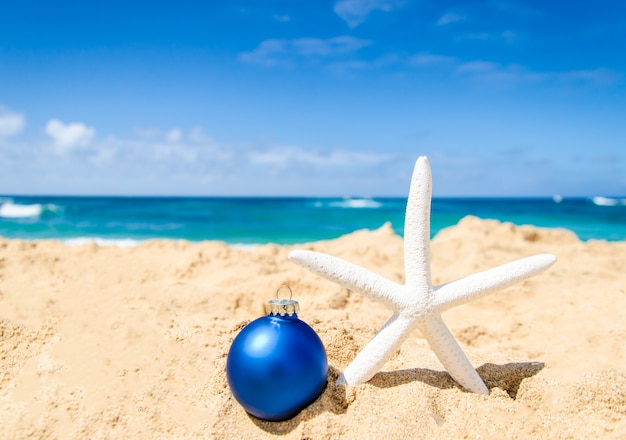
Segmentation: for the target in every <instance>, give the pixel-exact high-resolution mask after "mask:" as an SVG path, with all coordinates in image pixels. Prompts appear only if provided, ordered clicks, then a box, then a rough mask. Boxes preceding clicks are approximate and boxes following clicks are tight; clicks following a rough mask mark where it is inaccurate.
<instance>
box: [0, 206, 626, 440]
mask: <svg viewBox="0 0 626 440" xmlns="http://www.w3.org/2000/svg"><path fill="white" fill-rule="evenodd" d="M294 248H305V249H312V250H318V251H322V252H326V253H329V254H333V255H336V256H339V257H342V258H345V259H347V260H349V261H352V262H354V263H356V264H359V265H362V266H364V267H367V268H369V269H371V270H373V271H375V272H377V273H379V274H381V275H384V276H386V277H389V278H390V279H392V280H395V281H398V282H402V280H403V250H402V239H401V238H400V237H398V236H397V235H395V234H394V233H393V231H392V229H391V228H390V227H389V226H388V225H386V226H383V227H382V228H381V229H379V230H376V231H357V232H355V233H353V234H350V235H347V236H344V237H341V238H338V239H336V240H330V241H324V242H316V243H310V244H305V245H300V246H275V245H264V246H259V247H256V248H254V249H240V248H233V247H229V246H227V245H226V244H223V243H219V242H204V243H187V242H175V241H149V242H146V243H145V244H141V245H139V246H136V247H132V248H117V247H100V246H97V245H95V244H86V245H80V246H67V245H64V244H62V243H59V242H55V241H40V242H25V241H20V240H2V239H0V438H3V439H13V438H29V437H32V438H50V439H54V438H58V439H69V438H89V439H104V438H106V439H117V438H119V439H127V438H135V439H155V438H186V439H187V438H188V439H195V438H241V439H244V438H245V439H263V438H275V437H280V438H285V439H297V438H311V439H326V438H341V439H366V438H372V439H382V438H384V439H386V440H391V439H403V440H406V439H420V438H428V439H431V438H481V439H484V438H520V439H521V438H550V439H553V438H626V243H623V242H619V243H607V242H603V241H590V242H581V241H579V240H578V239H577V238H576V236H575V235H574V234H573V233H571V232H569V231H565V230H545V229H536V228H533V227H530V226H523V227H515V226H513V225H511V224H507V223H499V222H496V221H486V220H479V219H476V218H473V217H467V218H465V219H463V220H462V221H461V222H460V223H459V224H458V225H456V226H454V227H452V228H449V229H446V230H443V231H441V232H440V233H439V234H438V235H437V236H436V237H435V238H434V239H433V241H432V246H431V248H432V262H433V281H434V283H435V284H441V283H445V282H447V281H451V280H454V279H457V278H460V277H463V276H465V275H469V274H472V273H474V272H477V271H480V270H484V269H488V268H491V267H493V266H496V265H498V264H502V263H505V262H508V261H512V260H515V259H518V258H522V257H525V256H529V255H533V254H537V253H544V252H548V253H554V254H555V255H557V257H558V261H557V262H556V264H555V265H554V266H552V267H551V268H549V269H548V270H547V271H545V272H543V273H541V274H539V275H537V276H535V277H533V278H530V279H529V280H527V281H525V282H522V283H518V284H516V285H514V286H512V287H509V288H507V289H504V290H501V291H498V292H495V293H493V294H491V295H488V296H487V297H485V298H482V299H480V300H477V301H474V302H472V303H469V304H467V305H463V306H460V307H457V308H454V309H452V310H450V311H448V312H446V313H445V314H444V315H443V319H444V321H445V322H446V323H447V324H448V326H449V327H450V329H451V331H452V333H453V334H454V335H455V336H456V338H457V339H458V341H459V342H460V344H461V345H462V347H463V349H464V350H465V352H466V353H467V355H468V357H469V358H470V360H471V361H472V363H473V364H474V366H476V367H477V370H478V372H479V374H480V376H481V377H482V378H483V380H484V381H485V383H486V384H487V386H488V387H489V388H490V390H491V394H490V395H489V396H482V395H475V394H471V393H468V392H465V391H463V390H462V389H460V388H459V386H458V385H456V383H455V382H453V381H452V380H451V378H450V377H449V376H448V374H447V373H446V372H445V370H444V369H443V367H442V366H441V364H440V363H439V362H438V360H437V359H436V357H435V356H434V354H433V352H432V351H431V350H430V349H429V347H428V344H427V343H426V342H425V340H424V339H423V338H422V337H421V335H420V333H419V331H417V330H416V331H415V332H414V333H413V334H412V335H411V337H410V338H409V339H408V340H406V341H405V342H404V344H403V345H402V347H401V349H400V350H399V351H398V352H397V353H396V354H395V355H394V356H393V357H392V359H391V360H389V361H388V362H387V364H386V365H385V366H384V367H383V369H382V371H381V372H380V373H378V374H377V375H376V376H374V378H373V379H372V380H371V381H370V382H368V383H366V384H363V385H359V386H357V387H350V388H345V387H343V386H336V385H335V384H334V380H335V379H336V378H337V376H338V374H339V373H340V372H341V371H342V370H343V369H344V368H345V367H346V366H347V365H348V363H349V362H350V361H351V360H352V359H353V358H354V357H355V355H356V353H357V352H358V351H359V350H360V349H361V348H362V347H363V346H364V345H365V344H366V343H367V341H368V340H369V339H370V338H371V337H372V336H373V334H374V333H375V332H376V331H377V329H378V328H379V327H380V326H381V325H382V323H383V322H384V321H385V320H386V319H387V317H388V316H389V314H390V312H389V311H388V310H386V309H385V308H384V307H383V306H381V305H379V304H377V303H373V302H371V301H369V300H367V299H365V298H363V297H362V296H360V295H358V294H356V293H352V292H349V291H347V290H346V289H343V288H341V287H339V286H337V285H335V284H333V283H330V282H328V281H326V280H324V279H322V278H320V277H318V276H316V275H313V274H312V273H310V272H308V271H306V270H304V269H302V268H300V267H299V266H297V265H296V264H294V263H292V262H290V261H289V260H287V253H288V252H289V251H290V250H291V249H294ZM283 283H286V284H288V285H289V286H290V287H291V289H292V290H293V292H294V298H295V299H297V300H298V301H299V302H300V306H301V313H300V315H299V316H300V318H301V319H302V320H304V321H306V322H307V323H309V324H310V325H311V326H312V327H313V328H314V329H315V330H316V331H317V332H318V334H319V335H320V337H321V339H322V341H323V342H324V344H325V346H326V350H327V353H328V361H329V368H330V373H329V383H328V386H327V387H326V390H325V391H324V393H323V394H322V396H320V398H319V399H317V401H315V402H314V403H313V404H312V405H310V406H309V407H308V408H306V409H305V410H304V411H303V412H301V413H300V414H299V415H298V416H296V417H295V418H294V419H292V420H289V421H286V422H280V423H270V422H262V421H259V420H257V419H254V418H253V417H251V416H248V415H247V414H246V412H245V411H244V410H243V408H242V407H241V406H239V404H238V403H237V402H236V401H235V400H234V399H233V397H232V396H231V394H230V390H229V389H228V386H227V384H226V378H225V373H224V368H225V363H226V355H227V353H228V349H229V346H230V343H231V341H232V339H233V338H234V337H235V335H236V334H237V332H238V331H239V330H240V329H241V328H242V327H243V326H244V325H245V323H247V322H249V321H251V320H253V319H256V318H257V317H259V316H261V315H262V314H263V313H264V312H263V307H264V304H265V302H266V301H267V300H268V299H271V298H273V297H274V294H275V292H276V289H277V288H278V287H279V286H280V285H281V284H283Z"/></svg>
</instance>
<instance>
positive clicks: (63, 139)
mask: <svg viewBox="0 0 626 440" xmlns="http://www.w3.org/2000/svg"><path fill="white" fill-rule="evenodd" d="M46 133H47V134H48V135H49V136H50V137H51V138H52V140H53V141H54V146H55V149H56V151H57V153H59V154H65V153H67V152H69V151H71V150H74V149H76V148H83V147H86V146H87V145H89V143H90V142H91V140H92V138H93V136H94V134H95V130H94V129H93V128H91V127H87V126H86V125H85V124H82V123H80V122H72V123H69V124H64V123H63V122H61V121H60V120H58V119H51V120H49V121H48V123H47V124H46Z"/></svg>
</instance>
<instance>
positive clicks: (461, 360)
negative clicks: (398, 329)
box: [419, 314, 489, 394]
mask: <svg viewBox="0 0 626 440" xmlns="http://www.w3.org/2000/svg"><path fill="white" fill-rule="evenodd" d="M419 328H420V330H421V331H422V334H423V335H424V337H425V338H426V340H427V341H428V343H429V344H430V347H431V348H432V350H433V351H434V352H435V354H436V355H437V358H439V361H440V362H441V363H442V364H443V366H444V368H445V369H446V370H448V373H450V376H452V378H453V379H454V380H455V381H457V382H458V383H459V384H461V385H462V386H463V388H465V389H467V390H469V391H472V392H474V393H477V394H489V390H488V389H487V387H486V386H485V384H484V382H483V381H482V379H481V378H480V376H479V375H478V373H477V372H476V370H475V369H474V367H473V366H472V364H471V363H470V361H469V359H468V358H467V356H465V353H463V350H462V349H461V347H460V346H459V344H458V343H457V342H456V340H455V339H454V336H452V333H450V330H448V327H446V324H445V323H444V322H443V320H442V319H441V316H439V315H436V314H435V315H431V316H430V317H429V318H428V319H427V320H426V321H425V322H423V323H422V325H420V327H419Z"/></svg>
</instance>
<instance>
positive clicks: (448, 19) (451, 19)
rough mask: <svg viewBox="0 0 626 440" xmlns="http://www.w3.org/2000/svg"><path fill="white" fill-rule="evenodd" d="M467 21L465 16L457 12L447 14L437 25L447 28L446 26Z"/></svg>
mask: <svg viewBox="0 0 626 440" xmlns="http://www.w3.org/2000/svg"><path fill="white" fill-rule="evenodd" d="M465 19H466V18H465V16H463V15H460V14H457V13H456V12H446V13H445V14H443V15H442V16H441V17H440V18H439V20H437V25H438V26H445V25H446V24H451V23H456V22H459V21H464V20H465Z"/></svg>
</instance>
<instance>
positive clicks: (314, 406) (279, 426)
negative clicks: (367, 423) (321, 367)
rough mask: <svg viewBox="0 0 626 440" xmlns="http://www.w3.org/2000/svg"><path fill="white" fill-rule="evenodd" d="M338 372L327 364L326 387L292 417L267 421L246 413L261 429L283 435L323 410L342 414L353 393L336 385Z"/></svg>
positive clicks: (344, 387) (351, 399)
mask: <svg viewBox="0 0 626 440" xmlns="http://www.w3.org/2000/svg"><path fill="white" fill-rule="evenodd" d="M340 374H341V372H340V371H339V370H338V369H337V368H335V367H333V366H331V365H329V366H328V378H327V381H326V388H325V389H324V391H323V392H322V394H321V395H320V396H319V397H318V398H317V399H316V400H315V401H314V402H313V403H311V404H310V405H309V406H307V407H306V408H305V409H303V410H302V411H301V412H300V413H299V414H298V415H296V416H295V417H294V418H292V419H289V420H285V421H282V422H268V421H266V420H261V419H257V418H256V417H254V416H252V415H250V414H248V417H249V418H250V420H251V421H252V422H253V423H254V424H255V425H256V426H258V427H259V428H261V429H262V430H263V431H266V432H269V433H271V434H275V435H285V434H288V433H290V432H291V431H293V430H294V429H296V428H297V427H298V426H299V425H300V424H301V423H303V422H306V421H307V420H310V419H313V418H315V417H317V416H318V415H320V414H322V413H324V412H332V413H334V414H344V413H345V412H346V411H347V410H348V406H349V405H350V404H351V403H352V402H353V401H354V398H355V393H354V391H351V390H350V387H346V386H345V385H337V383H336V382H337V379H338V378H339V375H340Z"/></svg>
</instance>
